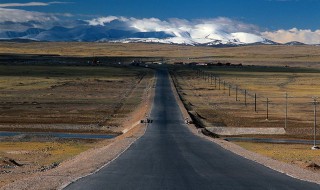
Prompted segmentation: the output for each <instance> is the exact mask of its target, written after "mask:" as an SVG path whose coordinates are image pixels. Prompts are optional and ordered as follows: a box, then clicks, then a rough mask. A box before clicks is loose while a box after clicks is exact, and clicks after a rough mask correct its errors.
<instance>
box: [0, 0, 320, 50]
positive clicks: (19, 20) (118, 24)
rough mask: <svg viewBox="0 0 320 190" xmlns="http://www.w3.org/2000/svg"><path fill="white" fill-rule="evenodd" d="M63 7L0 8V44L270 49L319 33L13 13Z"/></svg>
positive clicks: (228, 23) (317, 40) (317, 37)
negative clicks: (114, 43) (261, 46)
mask: <svg viewBox="0 0 320 190" xmlns="http://www.w3.org/2000/svg"><path fill="white" fill-rule="evenodd" d="M63 3H64V2H58V1H53V2H49V3H40V2H32V3H25V4H23V3H7V4H0V38H2V39H10V38H25V39H33V40H45V41H119V42H159V43H178V44H190V45H199V44H205V45H217V44H237V45H241V44H252V43H265V44H269V43H271V41H274V42H279V43H286V42H291V41H299V42H302V43H306V44H320V30H315V31H312V30H308V29H296V28H293V29H290V30H282V29H281V30H277V31H266V30H263V29H261V28H260V27H258V26H256V25H253V24H248V23H245V22H242V21H238V20H234V19H230V18H226V17H218V18H211V19H194V20H186V19H178V18H172V19H167V20H161V19H158V18H134V17H123V16H106V17H97V18H91V19H77V18H76V17H77V15H72V14H68V13H65V14H61V13H59V14H55V13H42V12H35V11H26V10H21V9H17V8H14V7H22V6H49V5H51V4H63Z"/></svg>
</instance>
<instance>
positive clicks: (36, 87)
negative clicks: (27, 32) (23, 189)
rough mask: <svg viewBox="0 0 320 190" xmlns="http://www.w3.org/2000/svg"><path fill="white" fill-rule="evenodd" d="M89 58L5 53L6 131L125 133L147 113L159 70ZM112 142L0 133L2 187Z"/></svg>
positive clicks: (0, 96)
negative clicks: (143, 109)
mask: <svg viewBox="0 0 320 190" xmlns="http://www.w3.org/2000/svg"><path fill="white" fill-rule="evenodd" d="M20 45H25V44H20ZM32 52H33V53H36V52H37V50H36V48H35V49H33V50H32ZM14 53H18V52H14ZM87 60H90V61H91V60H92V59H91V58H90V59H86V58H78V57H66V58H62V59H59V58H57V57H50V56H48V57H43V56H38V55H33V56H28V55H18V54H10V55H8V54H7V55H0V92H1V93H0V131H27V132H30V131H32V132H38V131H39V132H40V131H41V132H64V133H65V132H72V133H116V134H120V133H121V131H122V130H123V129H124V128H125V127H128V126H129V124H130V123H128V122H129V121H130V120H129V117H130V118H131V117H134V118H136V117H143V116H140V111H139V110H137V108H140V106H141V105H142V103H144V101H146V98H147V95H148V90H149V89H150V88H151V87H152V85H153V82H154V71H153V70H151V69H147V68H143V67H133V66H129V65H123V64H122V65H115V64H110V63H109V64H108V63H105V64H104V65H97V64H96V65H93V64H88V63H87ZM143 105H144V104H143ZM110 142H112V140H104V141H98V140H85V139H77V140H74V139H58V138H54V137H50V136H37V135H32V134H23V135H19V136H14V137H0V179H1V180H0V187H1V186H3V185H5V184H7V183H10V182H12V181H15V180H17V179H21V178H24V177H27V176H30V175H32V174H33V173H36V172H42V171H45V170H49V169H51V168H53V167H56V165H57V164H59V163H60V162H62V161H64V160H67V159H69V158H71V157H73V156H75V155H77V154H79V153H81V152H83V151H86V150H88V149H90V148H92V147H96V146H100V145H101V146H103V145H104V146H105V145H107V144H109V143H110ZM14 162H17V163H19V164H22V165H20V166H18V165H16V164H15V163H14Z"/></svg>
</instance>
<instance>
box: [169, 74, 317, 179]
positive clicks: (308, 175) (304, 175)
mask: <svg viewBox="0 0 320 190" xmlns="http://www.w3.org/2000/svg"><path fill="white" fill-rule="evenodd" d="M171 88H172V90H173V93H174V95H175V97H176V100H177V103H178V105H179V107H180V110H181V112H182V114H183V116H184V118H191V117H190V115H189V113H188V111H187V110H186V108H185V107H184V105H183V103H182V101H181V99H180V98H179V95H178V92H177V90H176V88H175V86H174V83H173V81H172V79H171ZM188 128H189V130H190V131H191V132H192V133H194V134H195V135H197V136H200V137H202V138H205V139H207V140H209V141H211V142H213V143H216V144H218V145H219V146H221V147H222V148H224V149H226V150H229V151H231V152H233V153H235V154H237V155H239V156H242V157H244V158H246V159H248V160H252V161H254V162H257V163H259V164H262V165H264V166H266V167H268V168H271V169H273V170H275V171H278V172H280V173H284V174H286V175H288V176H291V177H293V178H296V179H300V180H304V181H308V182H313V183H317V184H319V185H320V174H319V173H315V172H312V171H309V170H306V169H302V168H300V167H298V166H295V165H291V164H287V163H284V162H280V161H278V160H274V159H271V158H269V157H265V156H262V155H260V154H257V153H255V152H251V151H248V150H246V149H244V148H242V147H240V146H238V145H236V144H234V143H231V142H228V141H225V140H222V139H216V138H211V137H208V136H205V135H203V134H202V132H201V130H200V129H197V128H196V126H195V125H193V124H189V125H188Z"/></svg>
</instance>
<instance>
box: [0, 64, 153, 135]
mask: <svg viewBox="0 0 320 190" xmlns="http://www.w3.org/2000/svg"><path fill="white" fill-rule="evenodd" d="M152 77H153V72H152V71H150V70H148V69H143V68H136V67H112V66H110V67H75V66H70V67H64V66H0V89H1V94H0V124H1V128H4V129H5V130H10V128H20V130H21V128H23V125H27V124H28V125H27V126H28V127H29V128H30V125H34V124H37V125H39V124H42V125H44V126H46V124H54V125H57V126H58V125H59V124H69V125H70V124H72V125H74V126H75V130H78V131H80V132H81V130H83V131H88V130H89V131H91V132H92V131H93V132H94V131H95V130H97V131H100V132H101V131H105V132H119V131H121V130H122V129H121V126H120V125H121V123H122V122H123V119H125V118H126V116H127V115H128V114H129V113H130V112H132V111H133V110H134V109H135V108H136V106H137V105H139V104H140V103H141V101H142V97H143V95H144V93H145V90H146V89H147V88H148V87H149V86H150V85H151V79H152ZM72 125H71V126H72ZM77 126H79V127H77ZM88 126H90V127H88ZM40 128H42V130H45V131H46V130H50V129H46V128H45V127H40ZM53 128H54V126H53ZM117 128H118V129H117ZM58 129H59V128H56V130H58ZM38 130H39V129H38ZM64 130H67V128H64ZM69 130H72V128H69ZM40 131H41V130H40Z"/></svg>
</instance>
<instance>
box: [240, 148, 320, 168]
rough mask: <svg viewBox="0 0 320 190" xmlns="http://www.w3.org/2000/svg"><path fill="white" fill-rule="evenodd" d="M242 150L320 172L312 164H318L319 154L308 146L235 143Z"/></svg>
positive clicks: (319, 161) (319, 162)
mask: <svg viewBox="0 0 320 190" xmlns="http://www.w3.org/2000/svg"><path fill="white" fill-rule="evenodd" d="M235 144H238V145H240V146H242V147H243V148H245V149H247V150H249V151H252V152H257V153H259V154H261V155H264V156H267V157H270V158H272V159H275V160H280V161H282V162H286V163H289V164H295V165H298V166H300V167H302V168H308V169H311V170H315V171H320V170H319V169H320V168H319V167H314V165H312V163H316V164H318V165H319V164H320V157H319V152H318V151H314V150H311V148H310V145H299V144H294V145H291V144H267V143H251V142H235Z"/></svg>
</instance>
